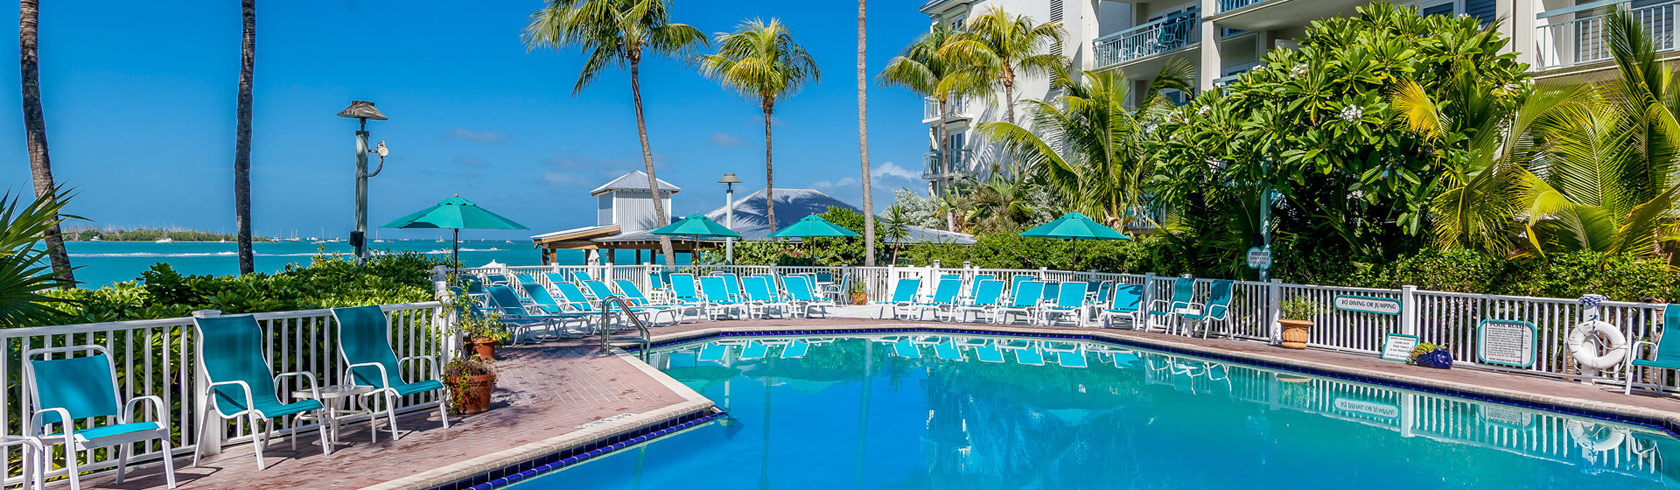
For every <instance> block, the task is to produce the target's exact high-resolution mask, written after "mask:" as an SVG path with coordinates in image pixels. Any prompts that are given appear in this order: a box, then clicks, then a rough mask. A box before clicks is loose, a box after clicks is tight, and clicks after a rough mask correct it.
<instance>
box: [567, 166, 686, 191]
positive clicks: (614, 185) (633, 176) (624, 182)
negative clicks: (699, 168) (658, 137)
mask: <svg viewBox="0 0 1680 490" xmlns="http://www.w3.org/2000/svg"><path fill="white" fill-rule="evenodd" d="M647 188H648V183H647V172H643V171H640V170H636V171H633V172H630V173H627V174H624V175H621V176H619V177H618V178H616V179H613V180H612V182H608V183H605V184H601V186H600V187H596V188H595V190H592V191H589V195H591V196H599V195H601V194H603V193H607V192H614V191H647ZM659 190H660V192H668V193H671V194H676V193H678V192H682V188H681V187H677V186H675V185H671V183H670V182H666V181H665V179H659Z"/></svg>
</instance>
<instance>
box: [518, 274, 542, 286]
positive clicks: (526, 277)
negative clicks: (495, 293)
mask: <svg viewBox="0 0 1680 490" xmlns="http://www.w3.org/2000/svg"><path fill="white" fill-rule="evenodd" d="M513 278H514V279H517V280H518V281H519V283H520V284H536V283H537V278H536V276H532V275H530V274H514V275H513Z"/></svg>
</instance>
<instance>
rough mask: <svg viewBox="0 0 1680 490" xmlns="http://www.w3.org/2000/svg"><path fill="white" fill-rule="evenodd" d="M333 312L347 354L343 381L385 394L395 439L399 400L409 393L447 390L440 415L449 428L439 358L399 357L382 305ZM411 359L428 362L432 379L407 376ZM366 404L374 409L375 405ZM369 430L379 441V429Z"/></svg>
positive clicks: (376, 394) (441, 399)
mask: <svg viewBox="0 0 1680 490" xmlns="http://www.w3.org/2000/svg"><path fill="white" fill-rule="evenodd" d="M332 312H333V318H336V319H338V352H339V354H340V355H342V356H343V357H344V363H345V368H346V371H345V373H344V381H343V383H344V384H347V385H351V386H367V387H371V388H373V391H372V392H369V393H368V394H367V395H364V396H366V397H368V398H376V397H379V396H380V395H383V396H384V399H385V418H386V421H387V423H388V424H389V426H390V429H391V439H392V440H396V439H397V438H399V437H400V435H399V434H398V433H397V400H399V399H401V398H402V397H405V396H409V395H418V394H421V393H430V392H434V391H439V392H444V393H439V394H438V402H437V407H438V417H439V418H440V419H442V420H443V428H445V429H448V428H449V408H448V406H447V405H446V402H447V401H448V400H449V395H448V393H447V391H446V390H445V389H444V386H443V381H442V380H443V375H442V373H440V372H439V370H438V368H439V366H438V360H437V358H435V357H431V356H409V357H404V358H402V359H398V358H397V353H396V351H395V350H392V349H391V324H390V322H389V321H387V320H386V319H385V312H384V310H380V309H379V307H378V306H358V307H355V308H333V310H332ZM410 361H424V363H425V364H426V366H427V367H428V368H429V369H428V371H427V372H429V373H431V378H432V379H427V380H421V381H415V382H412V383H411V382H408V381H407V380H405V379H403V375H402V374H403V369H402V367H403V366H404V365H405V364H407V363H408V362H410ZM368 401H371V400H368ZM364 403H365V402H364ZM363 406H366V407H369V408H372V405H371V404H365V405H363ZM374 413H375V414H377V413H378V412H377V411H376V412H374ZM368 432H369V433H371V434H373V437H374V439H375V441H374V442H378V438H379V435H378V434H379V430H378V428H377V427H370V430H368Z"/></svg>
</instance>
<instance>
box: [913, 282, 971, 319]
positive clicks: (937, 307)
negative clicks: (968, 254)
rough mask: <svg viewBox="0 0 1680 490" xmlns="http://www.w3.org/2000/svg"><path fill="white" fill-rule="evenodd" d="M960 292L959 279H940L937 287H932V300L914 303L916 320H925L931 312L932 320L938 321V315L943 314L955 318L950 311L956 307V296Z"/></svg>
mask: <svg viewBox="0 0 1680 490" xmlns="http://www.w3.org/2000/svg"><path fill="white" fill-rule="evenodd" d="M961 292H962V278H961V277H955V276H948V277H943V278H940V279H939V283H938V285H936V286H934V289H933V300H932V301H927V302H923V303H916V304H915V305H914V306H915V310H916V319H917V320H922V319H925V318H926V317H927V313H928V312H933V319H934V320H939V319H940V318H939V315H940V314H944V315H945V316H947V317H952V316H955V312H953V311H952V310H954V309H955V308H956V307H957V294H959V293H961Z"/></svg>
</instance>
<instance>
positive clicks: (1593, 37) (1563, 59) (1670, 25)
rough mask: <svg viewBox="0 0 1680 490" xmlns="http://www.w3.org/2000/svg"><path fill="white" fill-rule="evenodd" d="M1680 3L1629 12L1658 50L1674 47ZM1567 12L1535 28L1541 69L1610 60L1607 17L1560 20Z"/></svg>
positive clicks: (1543, 18) (1545, 15) (1554, 16)
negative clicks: (1676, 17) (1677, 9)
mask: <svg viewBox="0 0 1680 490" xmlns="http://www.w3.org/2000/svg"><path fill="white" fill-rule="evenodd" d="M1676 5H1680V1H1674V2H1668V3H1662V4H1657V5H1651V6H1647V7H1640V8H1636V9H1632V10H1630V11H1629V13H1631V14H1632V15H1633V18H1634V19H1636V20H1637V21H1638V22H1639V25H1640V27H1643V28H1644V29H1645V32H1646V34H1648V35H1649V36H1650V37H1651V43H1652V44H1653V45H1654V46H1655V47H1656V48H1657V50H1658V51H1671V50H1674V49H1675V48H1676V46H1675V37H1676V36H1675V34H1676V32H1675V28H1676V25H1675V22H1674V21H1675V17H1674V16H1675V13H1676V7H1675V6H1676ZM1565 15H1571V14H1567V13H1561V12H1560V13H1558V14H1556V15H1551V16H1548V15H1547V14H1546V13H1541V14H1540V16H1541V20H1543V21H1544V20H1547V19H1559V20H1552V21H1551V23H1549V24H1546V25H1542V26H1538V27H1535V31H1536V32H1535V33H1534V35H1535V42H1536V44H1537V46H1536V48H1537V49H1535V55H1536V59H1537V61H1538V64H1539V67H1540V68H1558V67H1564V66H1571V65H1579V64H1584V63H1592V62H1595V61H1604V60H1608V59H1610V39H1609V34H1610V30H1609V28H1610V26H1609V20H1610V14H1608V13H1605V14H1599V15H1592V16H1588V17H1580V18H1576V19H1572V20H1561V19H1562V18H1563V17H1564V16H1565Z"/></svg>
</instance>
